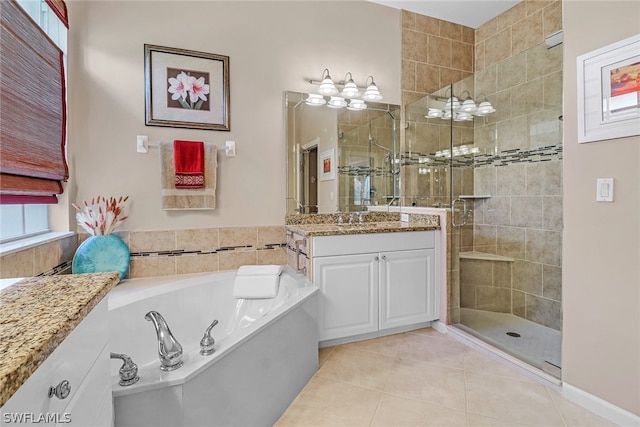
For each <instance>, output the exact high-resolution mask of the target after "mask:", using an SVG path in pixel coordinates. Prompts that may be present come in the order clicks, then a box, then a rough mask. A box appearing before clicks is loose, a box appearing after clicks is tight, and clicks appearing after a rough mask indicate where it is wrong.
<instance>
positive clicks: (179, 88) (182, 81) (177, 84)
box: [169, 71, 209, 101]
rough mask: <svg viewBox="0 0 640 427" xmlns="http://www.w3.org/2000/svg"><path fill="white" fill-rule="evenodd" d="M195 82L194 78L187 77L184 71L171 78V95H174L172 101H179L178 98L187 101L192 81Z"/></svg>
mask: <svg viewBox="0 0 640 427" xmlns="http://www.w3.org/2000/svg"><path fill="white" fill-rule="evenodd" d="M194 80H195V78H194V77H191V76H188V75H186V74H185V72H184V71H182V72H181V73H180V74H178V75H177V76H176V77H171V78H169V84H170V85H171V86H170V87H169V93H171V94H172V95H171V99H173V100H174V101H175V100H177V99H178V98H182V100H183V101H184V100H186V99H187V95H188V94H189V91H190V90H191V84H192V81H194ZM207 93H209V88H208V87H207ZM191 97H192V98H193V95H191ZM196 99H197V98H196Z"/></svg>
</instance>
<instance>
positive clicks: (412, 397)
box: [276, 328, 615, 427]
mask: <svg viewBox="0 0 640 427" xmlns="http://www.w3.org/2000/svg"><path fill="white" fill-rule="evenodd" d="M614 425H615V424H612V423H611V422H609V421H607V420H605V419H603V418H601V417H599V416H597V415H595V414H593V413H591V412H590V411H588V410H586V409H584V408H582V407H581V406H578V405H576V404H574V403H572V402H570V401H568V400H566V399H565V398H563V397H562V396H561V395H560V394H559V393H558V392H557V391H555V390H553V389H551V388H548V387H545V386H544V385H541V384H540V383H538V382H536V381H534V380H532V379H531V378H530V377H528V376H525V375H523V374H522V373H520V371H518V370H516V369H513V368H511V367H509V366H507V365H505V364H503V363H501V362H500V361H497V360H495V359H494V358H493V357H491V356H489V355H485V354H484V353H481V352H479V351H477V350H475V349H473V348H471V347H468V346H466V345H464V344H462V343H460V342H459V341H457V340H455V339H454V338H451V337H449V336H447V335H443V334H440V333H439V332H437V331H435V330H433V329H430V328H428V329H421V330H419V331H413V332H407V333H404V334H398V335H391V336H388V337H382V338H376V339H372V340H368V341H361V342H357V343H350V344H345V345H341V346H336V347H330V348H326V349H322V350H320V368H319V370H318V372H317V373H316V374H315V375H314V376H313V378H312V379H311V381H309V383H308V384H307V386H306V387H305V388H304V389H303V390H302V392H301V393H300V394H299V395H298V397H297V398H296V399H295V400H294V402H293V403H292V404H291V405H290V406H289V408H288V409H287V411H286V412H285V413H284V414H283V415H282V417H281V418H280V420H279V421H278V422H277V423H276V427H291V426H349V427H351V426H354V427H355V426H443V427H444V426H446V427H449V426H451V427H457V426H460V427H476V426H492V427H502V426H543V427H552V426H558V427H573V426H575V427H609V426H614Z"/></svg>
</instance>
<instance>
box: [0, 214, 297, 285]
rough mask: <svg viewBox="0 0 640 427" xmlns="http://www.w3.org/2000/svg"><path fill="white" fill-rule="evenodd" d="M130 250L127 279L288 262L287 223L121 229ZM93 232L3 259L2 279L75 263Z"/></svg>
mask: <svg viewBox="0 0 640 427" xmlns="http://www.w3.org/2000/svg"><path fill="white" fill-rule="evenodd" d="M116 234H117V235H119V236H120V237H121V238H122V240H123V241H124V242H125V243H126V244H127V246H128V247H129V250H130V252H131V264H130V267H129V272H128V273H127V278H138V277H149V276H169V275H174V274H187V273H202V272H214V271H224V270H235V269H237V268H238V267H240V266H241V265H247V264H252V265H253V264H260V265H264V264H278V265H284V264H286V263H287V255H286V251H285V243H286V237H285V229H284V226H259V227H233V228H205V229H191V230H161V231H131V232H117V233H116ZM87 237H89V236H88V234H86V233H83V234H80V235H74V236H70V237H68V238H65V239H62V240H58V241H55V242H50V243H47V244H44V245H40V246H37V247H34V248H29V249H25V250H22V251H19V252H15V253H12V254H10V255H5V256H3V257H1V258H0V278H9V277H31V276H35V275H38V274H47V273H50V270H51V269H53V268H54V267H56V266H59V265H61V264H64V263H70V262H71V261H72V260H73V255H74V254H75V250H76V248H77V247H78V244H79V243H81V242H82V241H84V240H85V239H86V238H87Z"/></svg>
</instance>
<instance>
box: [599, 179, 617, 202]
mask: <svg viewBox="0 0 640 427" xmlns="http://www.w3.org/2000/svg"><path fill="white" fill-rule="evenodd" d="M596 201H598V202H613V178H598V179H597V180H596Z"/></svg>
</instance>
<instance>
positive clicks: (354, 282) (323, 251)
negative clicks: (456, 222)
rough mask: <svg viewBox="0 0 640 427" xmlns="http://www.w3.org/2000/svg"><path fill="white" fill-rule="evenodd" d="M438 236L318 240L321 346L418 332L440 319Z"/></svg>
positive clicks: (315, 276)
mask: <svg viewBox="0 0 640 427" xmlns="http://www.w3.org/2000/svg"><path fill="white" fill-rule="evenodd" d="M436 239H437V235H436V232H435V231H418V232H397V233H374V234H353V235H341V236H318V237H313V238H312V240H311V253H312V258H311V263H312V269H311V276H312V280H313V281H314V283H315V284H316V285H317V286H318V287H319V288H320V291H321V295H322V296H321V298H320V307H319V318H318V327H319V340H320V341H321V342H322V341H329V340H338V339H343V342H346V341H348V340H345V339H346V338H348V337H356V336H359V335H364V334H375V333H377V332H380V333H381V335H384V333H382V332H384V331H389V332H392V331H397V330H401V329H402V328H405V329H411V328H410V326H411V325H416V326H417V327H420V326H422V325H424V324H428V322H430V321H433V320H436V319H438V317H439V313H438V304H437V300H438V298H437V287H436Z"/></svg>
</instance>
